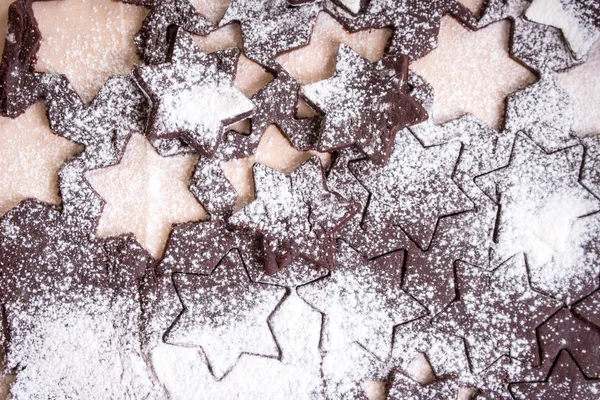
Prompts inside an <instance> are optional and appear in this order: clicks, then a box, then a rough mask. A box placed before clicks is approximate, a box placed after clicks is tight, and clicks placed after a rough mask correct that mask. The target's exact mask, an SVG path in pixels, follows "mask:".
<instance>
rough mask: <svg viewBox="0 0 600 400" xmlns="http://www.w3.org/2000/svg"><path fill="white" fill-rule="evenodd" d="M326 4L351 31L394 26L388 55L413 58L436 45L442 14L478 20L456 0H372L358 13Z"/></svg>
mask: <svg viewBox="0 0 600 400" xmlns="http://www.w3.org/2000/svg"><path fill="white" fill-rule="evenodd" d="M335 3H336V1H335V0H334V1H333V4H335ZM330 4H331V3H330ZM326 7H327V8H328V11H329V12H330V13H331V14H332V15H335V16H336V18H337V19H339V20H340V22H341V23H342V24H343V25H344V26H345V27H347V29H348V30H350V31H352V32H354V31H357V30H362V29H371V28H389V27H391V28H392V29H393V34H392V39H391V41H390V45H389V48H388V52H389V54H394V55H396V54H404V55H407V56H409V57H411V58H413V59H415V58H418V57H422V56H423V55H425V54H427V53H428V52H429V51H431V50H432V49H434V48H435V47H436V46H437V38H438V33H439V30H440V20H441V19H442V16H444V15H447V14H451V15H453V16H455V17H456V18H458V19H459V20H461V21H462V22H464V23H466V24H470V25H472V24H474V23H475V20H474V18H473V15H472V14H471V12H470V11H469V10H468V9H467V8H466V7H465V6H463V5H462V4H460V2H459V1H457V0H430V1H421V0H393V1H390V0H369V1H368V4H367V5H366V6H365V7H363V10H364V11H361V12H360V13H358V15H351V14H349V13H348V12H346V11H345V10H339V9H336V7H331V5H328V6H326Z"/></svg>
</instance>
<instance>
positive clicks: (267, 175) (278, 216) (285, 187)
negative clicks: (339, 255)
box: [229, 157, 359, 274]
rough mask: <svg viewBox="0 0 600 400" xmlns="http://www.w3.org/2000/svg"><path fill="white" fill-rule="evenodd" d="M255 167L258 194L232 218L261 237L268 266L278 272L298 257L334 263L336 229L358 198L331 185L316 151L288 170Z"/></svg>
mask: <svg viewBox="0 0 600 400" xmlns="http://www.w3.org/2000/svg"><path fill="white" fill-rule="evenodd" d="M253 172H254V182H255V188H256V189H255V191H256V200H254V201H253V202H252V203H250V204H249V205H247V206H246V207H244V208H243V209H242V210H240V211H238V212H237V213H235V214H233V215H232V216H231V218H229V224H230V225H232V226H233V227H234V228H237V229H243V230H247V231H250V232H255V234H256V235H258V236H260V237H262V239H263V248H264V257H265V270H266V272H267V273H270V274H272V273H275V272H277V271H279V270H281V269H283V268H284V267H285V266H286V265H288V264H291V263H292V262H293V261H294V260H295V259H296V258H298V257H302V258H305V259H307V260H310V261H313V262H315V263H316V264H317V265H318V266H321V267H327V268H333V267H334V265H335V238H334V233H335V232H336V231H337V230H338V229H340V227H341V226H343V225H344V224H345V223H346V222H347V221H348V220H349V219H350V218H351V217H352V216H353V215H354V214H355V213H356V212H357V211H358V207H359V206H358V204H356V203H354V202H351V201H348V200H346V199H344V198H342V197H341V196H339V195H337V194H335V193H332V192H330V191H329V190H328V189H327V186H326V185H325V177H324V173H323V167H322V166H321V164H320V161H319V159H318V158H317V157H313V158H311V159H309V160H308V161H306V162H305V163H304V164H302V165H301V166H300V167H298V169H296V170H295V171H294V172H292V173H291V174H290V175H289V176H286V175H285V174H283V173H281V172H278V171H276V170H273V169H271V168H269V167H266V166H264V165H262V164H255V165H254V168H253Z"/></svg>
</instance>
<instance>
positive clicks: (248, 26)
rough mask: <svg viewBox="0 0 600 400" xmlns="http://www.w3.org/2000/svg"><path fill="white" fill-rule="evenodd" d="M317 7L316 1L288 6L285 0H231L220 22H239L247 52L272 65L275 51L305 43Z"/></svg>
mask: <svg viewBox="0 0 600 400" xmlns="http://www.w3.org/2000/svg"><path fill="white" fill-rule="evenodd" d="M320 9H321V7H320V5H319V4H318V2H315V3H310V2H309V3H307V4H300V5H297V6H291V5H290V4H289V3H288V0H265V1H255V0H233V1H232V2H231V5H230V6H229V8H228V9H227V11H226V12H225V16H223V18H222V19H221V21H220V22H219V26H223V25H226V24H229V23H232V22H239V23H240V25H241V26H242V36H243V38H244V49H245V53H246V56H247V57H248V58H250V59H252V60H254V61H256V62H258V63H260V64H263V65H265V66H267V67H273V66H275V65H276V63H275V61H274V58H275V56H276V55H277V54H279V53H282V52H284V51H287V50H290V49H293V48H296V47H299V46H302V45H305V44H307V43H308V41H309V39H310V33H311V30H312V27H313V24H314V21H315V18H316V17H317V14H318V13H319V11H320ZM274 38H276V40H274Z"/></svg>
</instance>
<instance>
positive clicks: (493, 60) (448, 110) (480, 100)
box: [411, 16, 535, 129]
mask: <svg viewBox="0 0 600 400" xmlns="http://www.w3.org/2000/svg"><path fill="white" fill-rule="evenodd" d="M498 37H500V38H501V40H498ZM509 38H510V23H509V22H508V21H502V22H497V23H494V24H492V25H489V26H487V27H485V28H482V29H479V30H477V31H471V30H469V29H467V28H465V27H463V26H462V25H461V24H460V23H459V22H458V21H456V20H454V19H453V18H451V17H448V16H447V17H444V18H443V19H442V24H441V29H440V43H439V45H438V47H437V48H436V49H435V50H433V51H432V52H431V53H429V54H428V55H426V56H425V57H423V58H420V59H417V60H416V61H415V62H414V63H413V64H411V70H412V71H413V72H415V73H417V74H419V75H421V76H422V77H423V78H424V79H425V80H426V81H427V82H428V83H430V84H431V85H432V86H433V89H434V90H435V97H434V105H433V117H434V119H435V121H436V122H439V123H442V122H446V121H449V120H451V119H454V118H458V117H460V116H462V115H464V114H468V113H470V114H473V115H475V116H476V117H478V118H480V119H481V120H483V121H485V122H486V123H488V124H489V125H490V126H492V127H494V128H496V129H498V128H499V127H500V126H501V123H502V118H503V115H504V99H505V97H506V96H507V95H508V94H510V93H511V92H514V91H515V90H517V89H519V88H521V87H523V86H525V85H526V84H529V83H532V82H533V81H534V80H535V76H534V75H533V74H532V73H531V72H530V71H529V70H528V69H526V68H525V67H523V66H522V65H521V64H519V63H517V62H516V61H514V60H512V59H511V58H510V56H509V54H508V52H507V49H508V45H507V43H508V41H509ZM457 54H459V55H460V57H458V58H457Z"/></svg>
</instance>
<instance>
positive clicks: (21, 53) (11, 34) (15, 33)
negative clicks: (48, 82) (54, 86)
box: [0, 0, 42, 118]
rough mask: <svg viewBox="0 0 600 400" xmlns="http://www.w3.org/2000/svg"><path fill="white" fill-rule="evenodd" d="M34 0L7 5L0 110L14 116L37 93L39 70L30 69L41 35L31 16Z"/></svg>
mask: <svg viewBox="0 0 600 400" xmlns="http://www.w3.org/2000/svg"><path fill="white" fill-rule="evenodd" d="M32 3H33V0H17V1H15V2H14V3H12V4H11V5H10V7H9V9H8V26H7V33H6V40H5V42H4V54H3V55H2V63H1V64H0V112H1V113H2V114H3V115H7V116H9V117H12V118H14V117H17V116H19V115H21V114H22V113H24V112H25V110H26V109H27V108H28V107H29V106H30V105H32V104H33V103H35V102H36V101H37V100H38V99H39V97H40V95H41V88H40V85H39V84H40V74H39V73H36V72H34V71H33V67H34V64H35V61H36V53H37V51H38V49H39V48H40V42H41V40H42V35H41V33H40V30H39V29H38V24H37V21H36V20H35V18H34V16H33V10H32V8H31V4H32Z"/></svg>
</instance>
